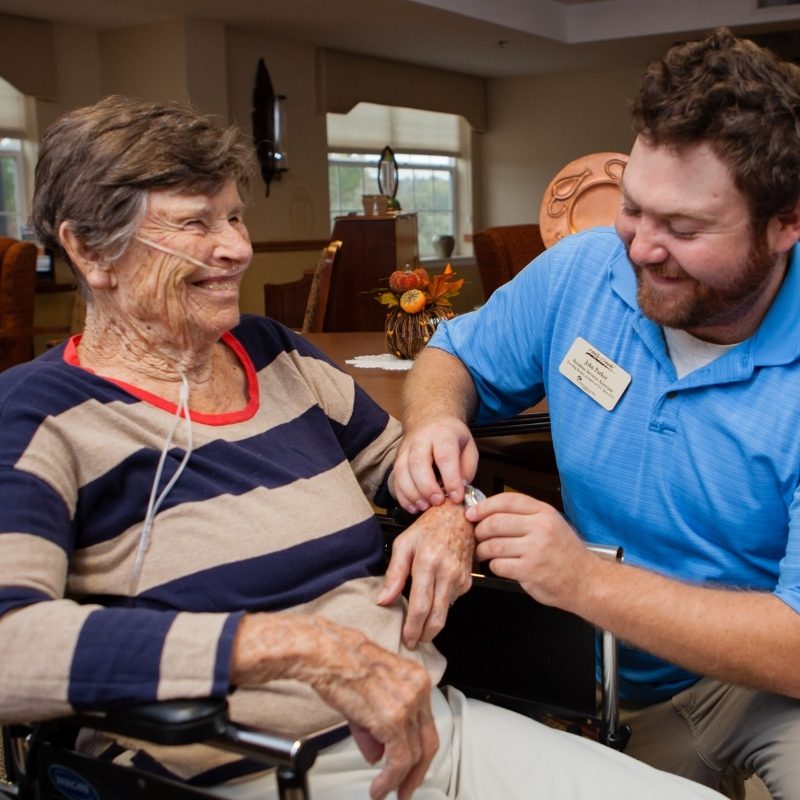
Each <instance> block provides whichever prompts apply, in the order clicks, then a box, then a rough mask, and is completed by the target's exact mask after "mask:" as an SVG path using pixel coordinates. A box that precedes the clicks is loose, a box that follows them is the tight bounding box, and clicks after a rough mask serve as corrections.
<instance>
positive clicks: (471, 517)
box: [464, 506, 478, 522]
mask: <svg viewBox="0 0 800 800" xmlns="http://www.w3.org/2000/svg"><path fill="white" fill-rule="evenodd" d="M477 513H478V512H477V511H476V510H475V507H474V506H470V507H469V508H468V509H467V510H466V511H465V512H464V516H465V517H466V518H467V519H468V520H469V521H470V522H474V521H475V517H476V515H477Z"/></svg>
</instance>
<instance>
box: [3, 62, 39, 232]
mask: <svg viewBox="0 0 800 800" xmlns="http://www.w3.org/2000/svg"><path fill="white" fill-rule="evenodd" d="M29 113H30V108H29V103H28V100H27V99H26V98H25V96H24V95H23V94H21V93H20V92H18V91H17V90H16V89H15V88H14V87H13V86H12V85H11V84H10V83H8V81H5V80H3V79H2V78H0V236H11V237H13V238H14V239H21V238H25V231H24V230H23V229H24V227H25V222H26V220H27V219H28V213H29V211H30V209H29V208H28V189H29V186H28V184H29V178H30V175H31V173H32V171H31V170H29V169H28V164H29V163H31V156H32V145H31V143H30V142H29V141H28V139H31V138H32V137H30V136H28V127H29V125H28V116H29Z"/></svg>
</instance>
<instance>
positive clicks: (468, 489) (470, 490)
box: [464, 483, 486, 510]
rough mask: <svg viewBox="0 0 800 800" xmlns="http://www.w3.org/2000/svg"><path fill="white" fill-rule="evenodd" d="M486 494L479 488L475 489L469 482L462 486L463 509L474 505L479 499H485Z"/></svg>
mask: <svg viewBox="0 0 800 800" xmlns="http://www.w3.org/2000/svg"><path fill="white" fill-rule="evenodd" d="M485 499H486V495H485V494H484V493H483V492H482V491H481V490H480V489H476V488H475V487H474V486H472V485H471V484H469V483H468V484H467V485H466V486H465V487H464V509H465V510H466V509H468V508H471V507H472V506H474V505H475V503H480V501H481V500H485Z"/></svg>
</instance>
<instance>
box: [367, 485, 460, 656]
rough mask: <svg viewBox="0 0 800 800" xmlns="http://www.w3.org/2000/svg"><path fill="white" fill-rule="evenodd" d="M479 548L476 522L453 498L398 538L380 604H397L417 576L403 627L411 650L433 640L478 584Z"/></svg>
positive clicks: (427, 513)
mask: <svg viewBox="0 0 800 800" xmlns="http://www.w3.org/2000/svg"><path fill="white" fill-rule="evenodd" d="M462 493H463V487H462ZM474 550H475V537H474V535H473V531H472V524H471V523H470V522H468V521H467V519H466V517H465V516H464V509H463V507H462V506H461V504H455V503H452V502H450V501H449V500H448V501H446V502H445V503H444V504H443V505H441V506H434V507H432V508H431V509H429V510H428V511H426V512H425V513H424V514H423V515H422V516H421V517H420V518H419V519H417V520H416V521H415V522H414V524H413V525H411V526H410V527H409V528H407V529H406V530H405V531H403V533H401V534H400V535H399V536H398V537H397V539H395V541H394V544H393V546H392V558H391V560H390V562H389V566H388V568H387V570H386V577H385V579H384V588H383V591H382V592H381V593H380V595H379V596H378V601H377V602H378V603H379V604H380V605H389V604H390V603H393V602H394V601H395V600H396V599H397V598H398V597H399V596H400V593H401V592H402V591H403V588H404V587H405V584H406V581H407V579H408V578H409V577H411V594H410V596H409V599H408V611H407V614H406V621H405V624H404V625H403V641H404V642H405V644H406V647H411V648H413V647H415V646H416V644H417V642H419V641H423V642H427V641H430V640H431V639H433V637H434V636H436V634H437V633H439V631H440V630H441V629H442V628H443V627H444V623H445V620H446V619H447V611H448V609H449V608H450V606H451V605H452V604H453V602H455V600H456V598H457V597H460V596H461V595H462V594H464V592H466V591H467V590H468V589H469V588H470V586H471V585H472V562H473V554H474Z"/></svg>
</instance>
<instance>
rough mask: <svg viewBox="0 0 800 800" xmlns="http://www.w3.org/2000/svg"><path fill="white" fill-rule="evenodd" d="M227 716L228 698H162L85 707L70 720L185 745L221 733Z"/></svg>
mask: <svg viewBox="0 0 800 800" xmlns="http://www.w3.org/2000/svg"><path fill="white" fill-rule="evenodd" d="M227 719H228V703H227V701H226V700H224V699H222V700H217V699H214V698H205V697H202V698H196V699H186V700H163V701H160V702H153V703H142V704H141V705H135V706H124V707H121V708H114V709H111V710H108V711H82V712H80V713H78V714H75V715H74V716H72V717H70V718H69V720H68V721H69V722H73V723H75V724H76V725H80V726H82V727H87V728H92V729H93V730H97V731H107V732H109V733H116V734H119V735H122V736H131V737H133V738H135V739H144V740H146V741H148V742H153V743H154V744H162V745H182V744H195V743H197V742H201V741H205V740H207V739H211V738H213V737H215V736H219V735H220V734H221V733H222V732H223V731H224V729H225V724H226V722H227Z"/></svg>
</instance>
